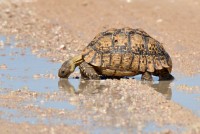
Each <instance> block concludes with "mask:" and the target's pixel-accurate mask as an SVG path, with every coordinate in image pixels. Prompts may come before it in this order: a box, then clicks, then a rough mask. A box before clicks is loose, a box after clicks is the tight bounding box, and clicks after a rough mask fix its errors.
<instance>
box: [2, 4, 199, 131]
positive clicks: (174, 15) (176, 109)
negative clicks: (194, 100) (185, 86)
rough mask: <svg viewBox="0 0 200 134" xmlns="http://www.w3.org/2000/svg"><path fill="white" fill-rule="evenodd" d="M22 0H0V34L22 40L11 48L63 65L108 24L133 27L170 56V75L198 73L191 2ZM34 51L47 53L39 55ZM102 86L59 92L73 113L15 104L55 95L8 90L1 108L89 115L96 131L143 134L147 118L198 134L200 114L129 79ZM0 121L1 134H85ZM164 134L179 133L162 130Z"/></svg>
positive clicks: (196, 18)
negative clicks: (129, 130) (112, 128)
mask: <svg viewBox="0 0 200 134" xmlns="http://www.w3.org/2000/svg"><path fill="white" fill-rule="evenodd" d="M24 1H25V2H23V0H22V1H21V2H19V1H17V0H11V1H6V2H5V1H3V2H1V1H0V9H1V10H0V24H1V25H0V33H2V34H3V35H6V34H8V35H10V34H12V35H15V36H16V39H17V40H23V41H25V42H23V43H18V46H19V47H31V48H32V49H31V50H32V52H33V53H34V54H37V55H38V56H42V57H48V58H51V60H52V61H54V62H63V61H65V60H66V59H68V58H69V57H71V56H74V55H75V54H77V53H79V52H80V51H81V50H82V49H83V48H84V47H85V46H86V45H87V44H88V43H89V42H90V41H91V40H92V39H93V38H94V36H95V35H96V34H97V33H98V32H100V31H104V30H106V29H108V28H112V27H115V28H121V27H125V26H126V27H127V26H129V27H132V28H138V27H140V28H143V29H144V30H145V31H146V32H147V33H149V34H150V35H151V36H152V37H154V38H156V39H157V40H159V41H160V42H162V43H164V47H165V49H166V50H167V51H168V52H169V54H170V55H171V57H172V61H173V72H174V73H182V74H184V75H186V76H187V75H194V74H199V73H200V66H199V62H198V60H199V59H200V47H199V44H200V40H199V37H200V27H199V22H200V14H199V12H200V8H199V6H200V1H198V0H190V1H188V0H176V1H175V0H166V1H159V0H151V1H149V0H132V1H131V0H130V1H128V2H127V1H125V0H99V1H97V0H96V1H94V0H93V1H92V0H76V1H74V0H48V2H47V1H46V0H33V1H28V0H24ZM40 49H44V50H46V51H45V52H43V53H41V51H39V50H40ZM104 84H105V85H106V86H107V88H106V89H104V90H103V92H102V93H101V94H95V95H91V94H90V93H84V92H83V93H82V94H79V95H78V96H77V95H71V94H70V93H68V94H66V98H62V99H64V100H67V101H70V102H71V103H73V104H74V105H76V106H77V107H78V109H77V110H75V111H73V112H69V111H59V110H54V109H50V110H49V109H45V110H44V109H40V108H38V107H35V106H34V105H30V104H27V105H26V106H23V107H21V105H20V104H21V103H22V102H24V101H26V100H27V99H31V98H35V97H36V98H37V97H38V96H42V97H44V98H47V99H48V98H53V99H55V100H56V99H61V98H60V96H62V95H60V94H57V93H55V94H53V95H49V94H38V93H33V92H29V91H16V92H12V91H11V92H10V93H8V94H7V95H1V96H0V100H1V101H0V106H7V107H10V108H13V109H20V110H22V111H26V110H28V111H33V113H37V116H38V117H41V118H42V117H43V116H44V114H45V116H47V117H48V116H55V117H57V116H59V117H62V118H63V119H65V118H72V119H73V118H75V119H81V120H84V121H85V123H87V122H88V120H87V119H88V117H90V116H91V117H92V118H93V120H95V121H97V122H98V123H99V125H100V126H120V127H125V128H126V127H129V128H130V127H133V128H134V127H136V128H137V130H138V133H141V132H142V129H143V128H144V125H145V122H148V121H153V122H156V123H157V124H159V125H161V126H162V125H165V124H172V125H178V126H181V127H183V128H186V130H185V131H184V132H183V133H200V124H199V122H200V119H199V117H197V116H195V115H194V114H193V113H192V112H191V111H189V110H187V109H185V108H183V107H181V106H180V105H178V104H176V103H174V102H172V101H169V100H166V99H165V98H164V97H163V96H161V95H160V94H158V93H157V92H156V91H154V90H152V88H150V87H149V86H147V85H144V84H141V83H140V82H137V81H136V80H120V81H118V80H107V81H105V83H104ZM95 85H96V84H95ZM49 96H50V97H49ZM155 96H156V97H155ZM11 102H12V103H11ZM80 103H81V104H82V105H81V106H80ZM111 115H113V116H111ZM111 117H112V118H111ZM0 122H1V129H0V132H2V133H14V132H18V133H27V132H29V133H59V132H61V133H67V132H72V133H73V132H74V133H78V132H79V133H82V132H83V133H84V130H82V129H80V128H79V126H66V125H59V124H58V125H54V126H51V125H40V124H37V125H30V124H28V123H23V124H15V123H10V122H9V121H4V120H1V121H0ZM10 128H12V129H10ZM13 128H14V129H13ZM61 130H62V131H61ZM89 132H90V131H89ZM86 133H87V131H86ZM163 133H179V131H178V132H177V131H174V130H170V129H169V130H168V129H166V130H164V131H163Z"/></svg>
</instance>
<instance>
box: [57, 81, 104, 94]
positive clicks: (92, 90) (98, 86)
mask: <svg viewBox="0 0 200 134" xmlns="http://www.w3.org/2000/svg"><path fill="white" fill-rule="evenodd" d="M74 80H75V79H74ZM74 80H73V79H71V82H72V83H75V82H74ZM76 84H77V82H76ZM58 86H59V89H61V90H64V91H67V92H68V93H71V94H80V93H82V94H97V93H101V92H102V90H103V89H105V88H106V87H107V88H108V86H105V85H103V84H102V83H101V81H99V80H83V79H81V80H80V82H79V84H78V88H77V89H76V88H75V87H74V85H73V84H71V83H70V82H69V80H68V79H60V80H59V82H58Z"/></svg>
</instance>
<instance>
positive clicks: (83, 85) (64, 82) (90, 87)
mask: <svg viewBox="0 0 200 134" xmlns="http://www.w3.org/2000/svg"><path fill="white" fill-rule="evenodd" d="M102 82H103V80H82V79H80V80H79V81H77V79H60V80H59V82H58V86H59V89H61V90H64V91H67V92H68V93H71V94H79V93H83V94H97V93H101V92H102V90H103V89H105V88H108V85H103V84H102ZM171 82H172V81H156V82H147V81H145V82H142V83H143V84H148V85H149V86H151V87H152V88H153V89H154V90H156V91H157V92H159V93H161V94H162V95H163V96H164V97H165V98H166V99H167V100H170V99H171V98H172V89H171V86H170V83H171ZM71 83H72V84H71ZM76 85H77V88H76Z"/></svg>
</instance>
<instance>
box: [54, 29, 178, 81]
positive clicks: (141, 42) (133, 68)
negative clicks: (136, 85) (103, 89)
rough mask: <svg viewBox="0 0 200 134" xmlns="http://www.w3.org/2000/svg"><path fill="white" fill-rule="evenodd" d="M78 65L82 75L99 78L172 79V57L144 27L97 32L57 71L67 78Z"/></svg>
mask: <svg viewBox="0 0 200 134" xmlns="http://www.w3.org/2000/svg"><path fill="white" fill-rule="evenodd" d="M77 66H79V68H80V72H81V75H82V77H84V78H88V79H100V78H101V77H100V76H106V77H111V78H118V77H125V76H135V75H138V74H142V77H141V79H142V80H149V81H151V80H152V75H154V76H158V77H159V80H172V79H174V77H173V76H172V75H171V74H170V73H171V71H172V60H171V58H170V56H169V54H168V53H167V52H166V51H165V49H164V47H163V45H162V43H160V42H159V41H157V40H156V39H154V38H152V37H151V36H150V35H148V34H147V33H146V32H145V31H144V30H142V29H140V28H138V29H132V28H129V27H125V28H121V29H115V28H112V29H109V30H107V31H105V32H101V33H99V34H98V35H97V36H95V38H94V39H93V40H92V41H91V42H90V43H89V45H88V46H87V47H85V48H84V50H83V51H82V53H81V54H80V55H77V56H75V57H73V58H71V59H69V60H67V61H65V62H64V63H63V64H62V66H61V68H60V69H59V71H58V76H59V77H60V78H68V77H69V75H70V74H71V73H72V72H74V70H75V68H76V67H77Z"/></svg>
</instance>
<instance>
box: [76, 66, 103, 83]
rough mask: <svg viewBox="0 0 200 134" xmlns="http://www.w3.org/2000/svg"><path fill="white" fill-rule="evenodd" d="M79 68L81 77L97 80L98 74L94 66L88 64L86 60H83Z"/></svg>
mask: <svg viewBox="0 0 200 134" xmlns="http://www.w3.org/2000/svg"><path fill="white" fill-rule="evenodd" d="M79 69H80V72H81V78H83V79H94V80H99V79H100V76H99V75H98V73H97V72H96V71H95V69H94V67H93V66H91V65H89V64H88V63H87V62H83V63H81V64H80V65H79Z"/></svg>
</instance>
